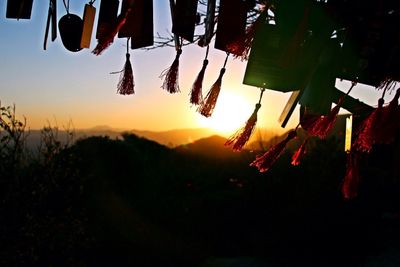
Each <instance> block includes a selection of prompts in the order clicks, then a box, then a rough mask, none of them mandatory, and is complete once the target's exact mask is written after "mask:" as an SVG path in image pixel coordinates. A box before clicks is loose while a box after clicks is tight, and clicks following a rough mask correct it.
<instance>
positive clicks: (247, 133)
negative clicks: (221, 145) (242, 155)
mask: <svg viewBox="0 0 400 267" xmlns="http://www.w3.org/2000/svg"><path fill="white" fill-rule="evenodd" d="M264 91H265V88H262V89H261V93H260V98H259V100H258V103H257V104H256V107H255V109H254V111H253V113H252V114H251V116H250V118H249V119H248V120H247V122H246V124H245V126H244V127H243V128H241V129H239V130H238V131H237V132H236V133H235V134H233V135H232V136H231V137H229V139H228V140H227V141H226V142H225V146H231V145H232V148H233V150H234V151H241V150H242V149H243V147H244V145H245V144H246V143H247V141H249V139H250V137H251V135H252V134H253V132H254V128H255V126H256V123H257V112H258V110H259V109H260V108H261V99H262V97H263V94H264Z"/></svg>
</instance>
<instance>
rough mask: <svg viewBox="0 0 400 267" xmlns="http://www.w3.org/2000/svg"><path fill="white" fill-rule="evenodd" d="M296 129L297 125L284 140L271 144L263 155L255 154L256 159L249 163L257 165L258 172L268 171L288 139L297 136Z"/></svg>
mask: <svg viewBox="0 0 400 267" xmlns="http://www.w3.org/2000/svg"><path fill="white" fill-rule="evenodd" d="M296 130H297V127H296V129H294V130H291V131H290V132H289V133H288V135H287V136H286V138H285V139H284V140H282V141H281V142H279V143H277V144H276V145H274V146H272V147H271V148H270V149H269V150H268V151H267V152H265V153H264V154H263V155H261V156H257V157H256V159H255V160H254V161H253V162H252V163H250V166H254V167H257V169H258V170H259V171H260V172H266V171H268V170H269V169H270V168H271V167H272V165H273V164H274V163H275V161H276V160H277V159H278V158H279V157H280V156H281V155H282V152H283V151H284V150H285V147H286V145H287V144H288V143H289V141H290V140H292V139H294V138H295V137H296V136H297V133H296Z"/></svg>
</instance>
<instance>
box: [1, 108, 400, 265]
mask: <svg viewBox="0 0 400 267" xmlns="http://www.w3.org/2000/svg"><path fill="white" fill-rule="evenodd" d="M14 114H15V111H14ZM14 114H13V109H12V108H10V107H8V108H4V107H3V108H2V124H1V132H0V135H1V138H2V139H1V150H0V153H1V154H0V155H1V165H0V166H1V168H0V185H1V186H0V190H1V191H0V193H1V195H0V200H1V204H0V239H1V240H0V246H1V247H0V265H1V266H167V267H169V266H171V267H175V266H219V265H218V264H217V262H218V261H217V260H215V259H217V258H239V257H247V258H251V259H257V262H258V265H256V266H365V265H364V264H365V263H367V262H371V261H372V260H371V257H373V256H374V255H380V253H383V252H384V251H387V250H388V249H398V246H399V245H398V242H397V240H398V238H399V237H400V235H399V234H400V231H399V229H400V227H399V225H398V223H399V218H398V217H396V216H398V215H399V207H398V204H397V203H400V201H399V200H400V199H399V196H400V194H399V193H400V192H399V188H400V187H399V180H398V178H397V177H398V176H396V172H397V171H398V169H396V167H395V165H396V164H394V162H396V160H397V162H398V156H397V157H396V155H397V154H398V152H396V150H395V146H390V147H388V146H382V147H377V148H376V149H375V151H373V153H372V155H371V158H370V159H368V160H365V161H364V162H363V166H362V167H363V168H362V172H363V182H362V185H361V188H360V193H359V197H358V198H356V199H354V200H351V201H344V200H343V198H342V196H341V194H340V190H339V187H340V183H341V180H342V178H343V176H344V166H345V156H346V155H345V153H344V152H343V151H342V150H341V148H340V147H339V145H338V140H337V139H335V138H334V137H332V138H329V139H327V140H314V141H313V142H312V146H313V147H312V149H310V150H309V152H308V154H307V155H306V157H305V158H304V160H303V162H302V164H301V165H299V166H296V167H293V166H290V156H291V155H290V154H289V153H286V154H284V155H283V156H282V157H281V158H280V160H279V161H278V162H277V163H276V165H275V166H274V167H273V168H271V170H270V171H269V172H267V173H266V174H260V173H258V171H257V170H256V169H255V168H251V167H249V163H250V162H251V161H252V160H253V159H254V156H255V152H251V151H243V152H241V153H234V152H230V151H229V150H227V149H226V148H224V147H223V143H224V142H225V140H224V139H223V138H220V137H216V136H214V137H210V138H208V139H203V140H200V141H197V142H194V143H193V144H188V145H186V146H180V147H177V148H175V149H171V148H167V147H165V146H162V145H159V144H157V143H155V142H153V141H149V140H147V139H144V138H140V137H138V136H135V135H133V134H128V133H126V134H123V135H122V138H120V139H110V138H109V137H107V136H103V137H88V138H85V139H81V140H77V141H76V142H75V143H72V142H67V143H65V142H64V143H63V142H60V141H59V140H57V134H56V133H57V129H56V128H52V127H51V126H49V127H45V128H44V129H43V130H42V145H41V146H40V149H39V150H38V153H35V154H34V155H31V154H29V152H28V151H27V150H26V149H24V138H23V137H24V135H25V134H26V133H25V128H24V125H25V124H24V122H23V121H18V120H17V119H16V118H15V116H14ZM13 124H15V125H14V126H12V125H13ZM10 125H11V126H10ZM7 127H8V128H7ZM71 136H72V133H71ZM299 142H300V141H299ZM397 146H398V144H397ZM381 155H385V156H383V157H382V156H381ZM397 174H398V172H397ZM213 259H214V260H213ZM251 266H254V265H251ZM370 266H373V265H370ZM380 266H385V265H380Z"/></svg>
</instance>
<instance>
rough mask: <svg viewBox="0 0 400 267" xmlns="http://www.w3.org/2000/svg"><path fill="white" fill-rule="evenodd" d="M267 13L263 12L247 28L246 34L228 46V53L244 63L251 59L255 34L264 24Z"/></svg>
mask: <svg viewBox="0 0 400 267" xmlns="http://www.w3.org/2000/svg"><path fill="white" fill-rule="evenodd" d="M266 12H267V11H262V13H261V14H260V15H258V17H257V19H256V20H255V21H253V22H252V23H251V24H250V26H248V27H247V28H246V31H245V34H243V35H240V36H239V37H238V39H236V40H235V41H234V42H232V43H230V44H229V45H228V51H230V52H231V53H232V54H233V57H234V58H240V59H241V60H242V61H243V60H248V59H249V52H250V49H251V47H252V45H253V39H254V36H255V33H256V31H257V28H258V27H259V26H260V24H262V23H264V21H265V19H266Z"/></svg>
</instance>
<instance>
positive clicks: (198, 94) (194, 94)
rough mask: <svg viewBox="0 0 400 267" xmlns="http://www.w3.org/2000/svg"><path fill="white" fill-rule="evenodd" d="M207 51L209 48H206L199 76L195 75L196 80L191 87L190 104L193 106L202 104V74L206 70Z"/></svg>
mask: <svg viewBox="0 0 400 267" xmlns="http://www.w3.org/2000/svg"><path fill="white" fill-rule="evenodd" d="M208 49H209V47H208V46H207V51H206V56H205V58H204V60H203V67H202V68H201V70H200V72H199V74H198V75H197V78H196V80H195V81H194V83H193V85H192V90H191V91H190V104H193V105H201V104H202V103H203V92H202V89H203V79H204V73H205V72H206V68H207V65H208V59H207V57H208Z"/></svg>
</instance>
